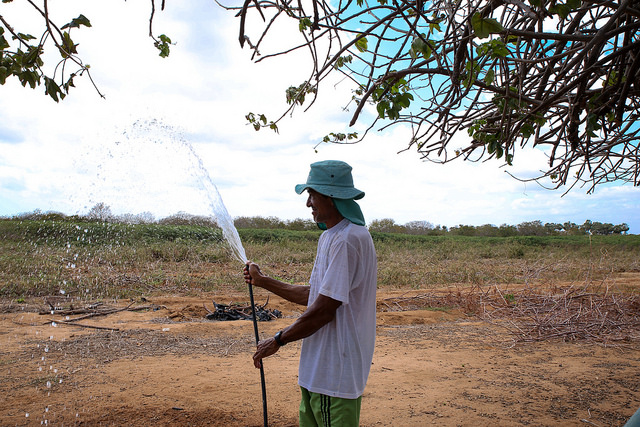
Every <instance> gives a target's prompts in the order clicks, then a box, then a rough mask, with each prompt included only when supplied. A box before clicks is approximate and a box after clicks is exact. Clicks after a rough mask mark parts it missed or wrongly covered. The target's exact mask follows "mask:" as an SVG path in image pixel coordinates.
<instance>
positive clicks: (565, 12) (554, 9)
mask: <svg viewBox="0 0 640 427" xmlns="http://www.w3.org/2000/svg"><path fill="white" fill-rule="evenodd" d="M549 12H551V13H553V14H556V15H558V16H559V17H560V18H562V19H566V18H567V16H569V13H571V8H570V7H569V6H567V5H566V4H564V3H556V4H555V6H551V7H550V8H549Z"/></svg>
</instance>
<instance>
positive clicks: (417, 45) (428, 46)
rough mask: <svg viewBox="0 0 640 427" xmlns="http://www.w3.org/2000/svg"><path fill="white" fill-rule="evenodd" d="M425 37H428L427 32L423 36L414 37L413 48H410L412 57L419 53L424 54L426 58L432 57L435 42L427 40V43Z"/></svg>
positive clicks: (414, 57)
mask: <svg viewBox="0 0 640 427" xmlns="http://www.w3.org/2000/svg"><path fill="white" fill-rule="evenodd" d="M423 38H424V39H426V35H425V34H422V38H420V37H415V38H414V39H413V42H412V43H411V49H410V50H409V55H411V58H413V59H416V58H417V57H418V55H422V57H423V58H424V59H429V58H430V57H431V53H432V49H433V46H434V43H433V42H432V41H431V40H427V42H426V43H425V42H424V40H423Z"/></svg>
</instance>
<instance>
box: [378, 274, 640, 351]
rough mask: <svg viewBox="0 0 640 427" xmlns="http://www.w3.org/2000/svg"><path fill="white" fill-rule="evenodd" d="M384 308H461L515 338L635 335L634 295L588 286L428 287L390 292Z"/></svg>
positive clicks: (607, 340) (621, 338) (639, 335)
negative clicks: (426, 289)
mask: <svg viewBox="0 0 640 427" xmlns="http://www.w3.org/2000/svg"><path fill="white" fill-rule="evenodd" d="M383 304H384V305H385V306H386V307H387V309H388V310H392V311H402V310H412V309H413V310H415V309H418V308H425V307H450V308H454V307H457V308H461V309H463V310H464V311H466V312H468V313H473V314H475V315H477V316H478V317H480V318H482V319H484V320H486V321H489V322H491V323H493V324H496V325H499V326H501V327H504V328H506V329H507V330H508V331H509V332H510V333H511V334H512V335H513V339H514V341H515V342H533V341H544V340H550V339H561V340H563V341H593V342H598V343H602V344H605V345H607V344H611V343H620V342H625V341H632V340H638V339H640V299H639V298H638V295H635V294H628V293H622V292H617V291H616V292H614V291H612V290H611V289H610V288H609V287H608V286H607V287H604V288H603V289H599V288H597V287H592V286H584V287H574V286H570V287H564V288H560V287H555V288H550V289H542V288H532V287H528V286H526V287H524V288H522V289H518V290H509V291H506V290H501V289H500V288H498V287H497V286H494V287H491V288H487V289H482V288H480V287H475V288H468V289H464V290H460V289H458V290H456V291H449V292H446V293H442V292H440V293H435V292H434V293H427V294H422V295H417V296H413V297H406V298H390V299H387V300H385V301H384V303H383Z"/></svg>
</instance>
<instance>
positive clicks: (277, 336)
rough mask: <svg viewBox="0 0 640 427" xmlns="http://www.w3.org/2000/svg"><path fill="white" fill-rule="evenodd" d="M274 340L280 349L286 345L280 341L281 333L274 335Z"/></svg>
mask: <svg viewBox="0 0 640 427" xmlns="http://www.w3.org/2000/svg"><path fill="white" fill-rule="evenodd" d="M273 339H274V340H276V343H277V344H278V345H279V346H280V347H282V346H283V345H285V344H286V342H284V341H282V331H278V332H277V333H276V335H275V336H274V337H273Z"/></svg>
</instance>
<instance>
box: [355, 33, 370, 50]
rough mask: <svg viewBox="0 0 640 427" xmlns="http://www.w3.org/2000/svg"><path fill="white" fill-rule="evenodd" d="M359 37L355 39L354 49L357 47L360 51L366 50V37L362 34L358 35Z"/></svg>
mask: <svg viewBox="0 0 640 427" xmlns="http://www.w3.org/2000/svg"><path fill="white" fill-rule="evenodd" d="M358 37H360V38H359V39H358V40H356V49H358V50H359V51H360V52H366V51H367V45H368V43H367V38H366V37H364V36H362V35H361V36H358Z"/></svg>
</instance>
